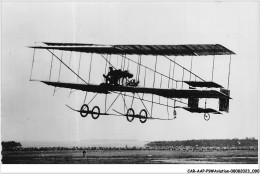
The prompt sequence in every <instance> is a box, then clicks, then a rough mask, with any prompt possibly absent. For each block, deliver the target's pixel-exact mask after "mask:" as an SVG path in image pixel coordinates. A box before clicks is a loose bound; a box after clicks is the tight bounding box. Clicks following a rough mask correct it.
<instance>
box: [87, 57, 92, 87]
mask: <svg viewBox="0 0 260 174" xmlns="http://www.w3.org/2000/svg"><path fill="white" fill-rule="evenodd" d="M92 57H93V54H91V59H90V64H89V76H88V83H89V82H90V74H91V66H92Z"/></svg>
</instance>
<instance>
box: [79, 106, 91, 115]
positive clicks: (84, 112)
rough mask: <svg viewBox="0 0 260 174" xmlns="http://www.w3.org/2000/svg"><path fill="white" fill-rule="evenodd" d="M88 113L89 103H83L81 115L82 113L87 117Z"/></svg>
mask: <svg viewBox="0 0 260 174" xmlns="http://www.w3.org/2000/svg"><path fill="white" fill-rule="evenodd" d="M88 113H89V107H88V105H86V104H83V105H82V106H81V108H80V115H81V116H82V117H86V116H87V115H88Z"/></svg>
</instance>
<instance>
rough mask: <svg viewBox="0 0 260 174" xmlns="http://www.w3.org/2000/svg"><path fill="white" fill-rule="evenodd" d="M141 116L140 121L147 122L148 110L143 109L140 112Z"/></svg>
mask: <svg viewBox="0 0 260 174" xmlns="http://www.w3.org/2000/svg"><path fill="white" fill-rule="evenodd" d="M139 116H140V122H141V123H145V122H146V120H147V111H146V110H145V109H142V110H141V111H140V113H139Z"/></svg>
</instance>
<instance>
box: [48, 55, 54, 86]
mask: <svg viewBox="0 0 260 174" xmlns="http://www.w3.org/2000/svg"><path fill="white" fill-rule="evenodd" d="M53 52H54V50H53ZM52 62H53V55H51V68H50V76H49V81H50V80H51V70H52Z"/></svg>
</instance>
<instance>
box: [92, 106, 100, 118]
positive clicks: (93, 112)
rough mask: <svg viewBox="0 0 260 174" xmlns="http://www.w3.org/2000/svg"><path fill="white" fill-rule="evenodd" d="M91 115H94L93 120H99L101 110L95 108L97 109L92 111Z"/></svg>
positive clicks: (96, 107)
mask: <svg viewBox="0 0 260 174" xmlns="http://www.w3.org/2000/svg"><path fill="white" fill-rule="evenodd" d="M91 115H92V118H93V119H97V118H98V117H99V115H100V109H99V107H98V106H95V107H94V108H93V109H92V113H91Z"/></svg>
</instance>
